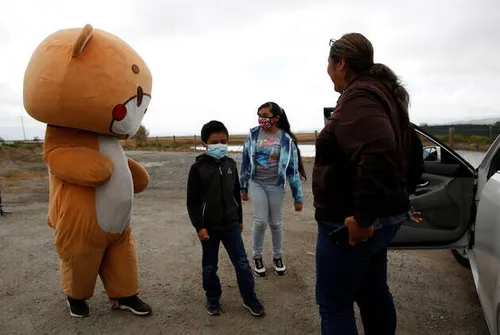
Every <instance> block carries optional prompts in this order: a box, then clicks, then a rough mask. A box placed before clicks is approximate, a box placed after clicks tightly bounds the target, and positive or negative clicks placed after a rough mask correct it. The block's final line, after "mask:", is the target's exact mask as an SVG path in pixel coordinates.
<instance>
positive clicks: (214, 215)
mask: <svg viewBox="0 0 500 335" xmlns="http://www.w3.org/2000/svg"><path fill="white" fill-rule="evenodd" d="M187 209H188V213H189V218H190V219H191V223H192V224H193V226H194V227H195V228H196V231H197V232H199V231H200V230H201V229H203V228H206V229H207V230H208V231H210V230H212V231H224V230H227V229H229V228H232V227H234V226H237V225H238V224H240V223H243V214H242V212H243V211H242V208H241V196H240V182H239V178H238V170H237V166H236V162H235V161H234V160H233V159H231V158H229V157H227V156H225V157H223V158H222V159H220V160H216V159H215V158H213V157H211V156H209V155H207V154H202V155H200V156H198V157H196V161H195V162H194V164H193V165H192V166H191V169H190V170H189V177H188V184H187Z"/></svg>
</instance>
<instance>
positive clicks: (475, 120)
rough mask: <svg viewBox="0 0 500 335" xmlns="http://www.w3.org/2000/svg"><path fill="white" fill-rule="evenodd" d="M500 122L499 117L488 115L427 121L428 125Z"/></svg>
mask: <svg viewBox="0 0 500 335" xmlns="http://www.w3.org/2000/svg"><path fill="white" fill-rule="evenodd" d="M497 122H500V117H490V118H482V119H469V120H461V121H443V122H428V123H427V124H428V125H429V126H437V125H457V124H473V125H483V124H495V123H497Z"/></svg>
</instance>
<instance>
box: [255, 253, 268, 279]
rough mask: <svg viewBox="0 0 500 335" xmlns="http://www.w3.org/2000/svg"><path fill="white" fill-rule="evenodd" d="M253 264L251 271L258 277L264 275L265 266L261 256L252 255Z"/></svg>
mask: <svg viewBox="0 0 500 335" xmlns="http://www.w3.org/2000/svg"><path fill="white" fill-rule="evenodd" d="M253 264H254V267H253V272H254V273H255V274H256V275H257V276H259V277H264V276H265V275H266V268H265V267H264V262H263V261H262V257H254V258H253Z"/></svg>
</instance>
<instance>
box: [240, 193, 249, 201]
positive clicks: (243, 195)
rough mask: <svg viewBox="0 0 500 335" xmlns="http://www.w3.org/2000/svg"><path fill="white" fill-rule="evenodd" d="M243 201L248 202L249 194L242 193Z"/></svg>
mask: <svg viewBox="0 0 500 335" xmlns="http://www.w3.org/2000/svg"><path fill="white" fill-rule="evenodd" d="M241 200H243V201H248V194H247V193H241Z"/></svg>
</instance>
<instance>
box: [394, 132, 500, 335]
mask: <svg viewBox="0 0 500 335" xmlns="http://www.w3.org/2000/svg"><path fill="white" fill-rule="evenodd" d="M415 129H416V130H417V132H418V133H419V134H420V135H421V136H423V137H425V138H427V139H428V140H429V141H431V142H433V144H434V145H432V146H427V147H425V148H424V152H423V155H424V163H425V170H424V174H423V176H422V179H421V183H420V185H419V186H418V188H417V191H416V192H415V195H413V196H412V197H411V202H412V204H413V207H414V208H415V209H416V210H418V211H420V212H422V217H423V219H424V220H423V222H421V223H418V224H417V223H413V222H411V221H409V220H408V222H405V223H404V225H403V226H402V227H401V229H400V230H399V232H398V234H397V235H396V236H395V238H394V240H393V241H392V243H391V248H392V249H408V248H411V249H422V248H429V249H451V250H452V251H453V253H454V255H455V257H456V258H457V259H458V260H459V261H460V263H461V264H463V265H465V266H467V267H470V268H471V271H472V274H473V277H474V282H475V285H476V290H477V293H478V296H479V300H480V301H481V306H482V309H483V312H484V315H485V318H486V322H487V324H488V327H489V330H490V334H497V335H500V136H499V137H497V139H496V140H495V142H494V143H493V144H492V145H491V147H490V148H489V150H488V152H487V153H486V155H485V157H484V159H483V161H482V163H481V164H480V165H479V167H478V168H474V167H473V166H472V165H471V164H470V163H468V162H467V161H466V160H465V159H464V158H462V157H461V156H460V155H459V154H457V153H456V152H455V151H453V150H452V149H450V148H449V147H448V146H446V145H445V144H443V143H441V142H439V141H438V140H436V139H435V138H433V137H432V136H431V135H429V134H427V133H425V132H424V131H423V130H421V129H420V128H418V127H417V126H415Z"/></svg>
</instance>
